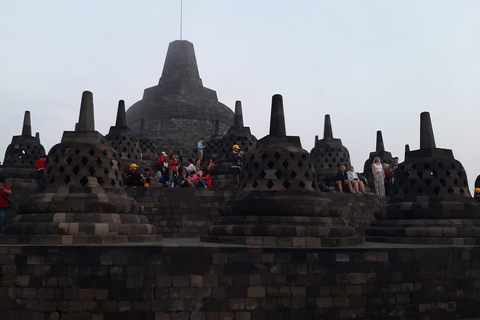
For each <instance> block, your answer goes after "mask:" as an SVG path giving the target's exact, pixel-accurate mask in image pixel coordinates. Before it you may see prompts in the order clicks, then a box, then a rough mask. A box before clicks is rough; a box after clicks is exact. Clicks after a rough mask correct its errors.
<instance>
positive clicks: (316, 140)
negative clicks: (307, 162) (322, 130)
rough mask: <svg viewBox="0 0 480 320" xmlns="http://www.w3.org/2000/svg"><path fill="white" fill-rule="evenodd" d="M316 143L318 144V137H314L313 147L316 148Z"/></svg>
mask: <svg viewBox="0 0 480 320" xmlns="http://www.w3.org/2000/svg"><path fill="white" fill-rule="evenodd" d="M317 143H318V135H315V141H314V143H313V145H314V146H316V145H317Z"/></svg>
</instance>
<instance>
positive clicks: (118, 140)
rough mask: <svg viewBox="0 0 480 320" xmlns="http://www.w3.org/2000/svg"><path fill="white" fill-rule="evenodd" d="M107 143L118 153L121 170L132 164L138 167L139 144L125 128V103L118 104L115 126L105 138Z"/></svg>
mask: <svg viewBox="0 0 480 320" xmlns="http://www.w3.org/2000/svg"><path fill="white" fill-rule="evenodd" d="M105 138H106V139H107V142H108V143H109V144H110V145H111V146H112V147H113V148H114V149H115V150H117V151H118V152H119V153H120V164H121V167H120V169H121V170H126V169H128V168H129V167H130V165H131V164H132V163H135V164H137V165H140V162H141V155H140V154H141V152H140V142H139V141H138V138H137V136H136V135H135V134H134V133H133V131H132V130H130V128H129V127H127V121H126V115H125V101H123V100H120V101H119V102H118V111H117V120H116V122H115V126H112V127H110V131H109V132H108V134H107V135H106V136H105Z"/></svg>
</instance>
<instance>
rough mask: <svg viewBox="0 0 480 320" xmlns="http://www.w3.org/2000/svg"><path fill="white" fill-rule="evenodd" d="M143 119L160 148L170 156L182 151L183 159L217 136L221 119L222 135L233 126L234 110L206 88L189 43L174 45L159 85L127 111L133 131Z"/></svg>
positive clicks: (171, 44) (183, 42)
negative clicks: (202, 140) (197, 146)
mask: <svg viewBox="0 0 480 320" xmlns="http://www.w3.org/2000/svg"><path fill="white" fill-rule="evenodd" d="M142 118H144V119H145V128H146V130H147V131H148V132H149V133H150V139H152V140H153V141H154V142H155V144H156V145H157V146H158V147H161V148H162V150H165V151H167V152H169V153H170V152H172V151H175V152H176V151H177V150H181V151H182V154H183V155H188V154H191V153H192V149H193V147H194V145H195V143H196V142H197V141H199V140H200V139H201V138H205V139H206V138H208V137H210V136H211V135H213V134H214V133H215V121H216V120H217V119H218V120H219V122H220V134H221V135H224V134H225V133H227V130H228V129H229V128H230V126H231V125H232V124H233V112H232V110H231V109H230V108H228V107H227V106H226V105H224V104H222V103H220V102H218V98H217V94H216V92H215V91H214V90H211V89H208V88H206V87H204V86H203V83H202V79H201V78H200V74H199V72H198V67H197V60H196V58H195V51H194V48H193V44H192V43H191V42H188V41H185V40H177V41H173V42H171V43H170V45H169V47H168V52H167V56H166V58H165V65H164V67H163V73H162V76H161V78H160V81H159V83H158V85H157V86H155V87H151V88H148V89H145V92H144V94H143V99H142V100H140V101H138V102H137V103H135V104H134V105H132V106H131V107H130V108H129V109H128V110H127V124H128V126H129V127H130V128H132V129H133V130H137V128H139V127H140V121H141V119H142ZM135 133H138V132H135Z"/></svg>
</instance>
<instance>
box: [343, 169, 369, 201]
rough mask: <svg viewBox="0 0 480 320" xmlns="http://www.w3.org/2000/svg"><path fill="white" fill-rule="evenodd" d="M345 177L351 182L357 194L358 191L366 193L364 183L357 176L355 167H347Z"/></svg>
mask: <svg viewBox="0 0 480 320" xmlns="http://www.w3.org/2000/svg"><path fill="white" fill-rule="evenodd" d="M347 178H348V181H350V183H351V184H352V187H353V189H354V190H355V191H356V192H357V193H358V194H360V193H363V194H367V193H366V192H365V185H364V184H363V182H362V181H360V179H359V178H358V174H357V173H356V172H355V169H354V168H353V166H350V168H349V169H348V171H347Z"/></svg>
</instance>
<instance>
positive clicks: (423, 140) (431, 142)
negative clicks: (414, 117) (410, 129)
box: [420, 112, 435, 149]
mask: <svg viewBox="0 0 480 320" xmlns="http://www.w3.org/2000/svg"><path fill="white" fill-rule="evenodd" d="M424 148H435V137H434V136H433V127H432V121H431V119H430V113H428V112H422V113H421V114H420V149H424Z"/></svg>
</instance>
